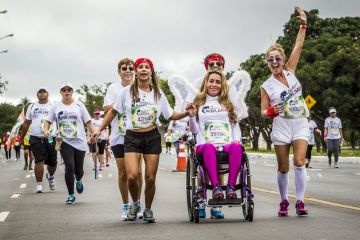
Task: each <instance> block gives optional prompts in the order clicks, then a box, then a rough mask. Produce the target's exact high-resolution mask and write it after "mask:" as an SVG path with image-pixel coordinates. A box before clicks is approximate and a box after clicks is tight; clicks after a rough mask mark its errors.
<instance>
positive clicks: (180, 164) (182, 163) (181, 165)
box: [173, 140, 186, 172]
mask: <svg viewBox="0 0 360 240" xmlns="http://www.w3.org/2000/svg"><path fill="white" fill-rule="evenodd" d="M185 171H186V154H185V145H184V141H183V140H180V145H179V156H178V160H177V165H176V169H173V172H185Z"/></svg>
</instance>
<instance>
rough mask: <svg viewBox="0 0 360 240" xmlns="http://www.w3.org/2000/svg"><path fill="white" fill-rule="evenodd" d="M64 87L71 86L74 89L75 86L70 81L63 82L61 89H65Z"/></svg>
mask: <svg viewBox="0 0 360 240" xmlns="http://www.w3.org/2000/svg"><path fill="white" fill-rule="evenodd" d="M64 87H69V88H71V89H73V86H72V85H71V83H69V82H63V83H61V86H60V89H63V88H64Z"/></svg>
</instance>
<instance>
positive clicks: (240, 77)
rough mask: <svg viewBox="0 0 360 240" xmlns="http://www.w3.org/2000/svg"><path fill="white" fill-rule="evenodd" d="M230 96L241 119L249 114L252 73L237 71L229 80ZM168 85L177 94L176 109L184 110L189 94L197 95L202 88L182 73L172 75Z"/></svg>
mask: <svg viewBox="0 0 360 240" xmlns="http://www.w3.org/2000/svg"><path fill="white" fill-rule="evenodd" d="M228 84H229V89H230V91H229V97H230V99H231V101H232V102H233V104H234V106H235V109H236V112H237V115H238V117H239V120H241V119H244V118H246V117H247V116H248V107H247V106H246V104H245V97H246V95H247V93H248V91H249V90H250V87H251V77H250V74H249V73H248V72H246V71H244V70H239V71H236V72H235V73H234V74H233V75H232V77H231V78H230V79H229V80H228ZM168 85H169V88H170V90H171V92H172V93H173V94H174V96H175V111H184V107H185V101H188V99H191V101H192V100H193V98H191V97H190V98H189V96H194V97H195V96H196V95H197V94H198V92H199V90H200V89H197V88H199V86H196V85H197V84H196V83H190V81H188V80H187V79H186V78H185V77H183V76H180V75H172V76H171V77H170V78H169V79H168Z"/></svg>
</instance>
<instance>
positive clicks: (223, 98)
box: [194, 71, 238, 123]
mask: <svg viewBox="0 0 360 240" xmlns="http://www.w3.org/2000/svg"><path fill="white" fill-rule="evenodd" d="M211 74H217V75H219V76H220V77H221V91H220V94H219V103H220V105H222V106H223V107H225V108H226V110H227V111H228V112H229V120H230V122H231V123H237V122H238V119H237V116H236V113H235V107H234V105H233V104H232V102H231V101H230V99H229V86H228V84H227V83H226V81H227V80H226V77H225V75H224V74H223V73H222V72H219V71H210V72H208V73H206V75H205V77H204V79H203V81H202V83H201V88H200V93H199V94H198V95H197V96H196V98H195V100H194V104H195V106H196V108H197V109H199V107H200V106H202V105H204V104H205V102H206V96H207V88H206V85H207V82H208V80H209V77H210V75H211ZM196 118H197V119H198V120H199V116H198V115H197V116H196Z"/></svg>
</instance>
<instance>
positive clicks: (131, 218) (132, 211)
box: [127, 203, 140, 221]
mask: <svg viewBox="0 0 360 240" xmlns="http://www.w3.org/2000/svg"><path fill="white" fill-rule="evenodd" d="M139 208H140V204H138V203H133V204H131V206H130V211H129V213H128V215H127V218H128V220H129V221H135V220H136V218H137V213H138V211H139Z"/></svg>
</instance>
